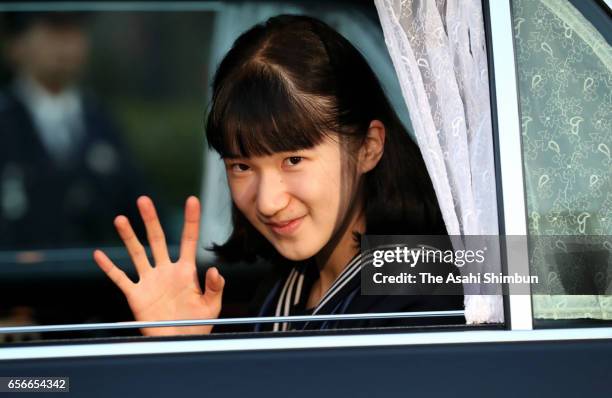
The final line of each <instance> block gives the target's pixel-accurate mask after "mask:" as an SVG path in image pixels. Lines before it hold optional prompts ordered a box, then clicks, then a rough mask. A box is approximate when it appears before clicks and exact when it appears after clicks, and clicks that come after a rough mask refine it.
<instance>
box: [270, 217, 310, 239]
mask: <svg viewBox="0 0 612 398" xmlns="http://www.w3.org/2000/svg"><path fill="white" fill-rule="evenodd" d="M304 217H306V216H302V217H299V218H294V219H293V220H288V221H286V222H282V223H266V225H268V226H269V227H270V229H271V230H272V231H274V232H275V233H276V234H278V235H290V234H292V233H293V232H295V230H297V229H298V227H299V226H300V225H301V224H302V220H304Z"/></svg>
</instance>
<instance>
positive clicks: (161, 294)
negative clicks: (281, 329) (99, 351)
mask: <svg viewBox="0 0 612 398" xmlns="http://www.w3.org/2000/svg"><path fill="white" fill-rule="evenodd" d="M138 207H139V209H140V212H141V215H142V218H143V220H144V222H145V227H146V229H147V235H148V238H149V243H150V245H151V250H152V252H153V257H154V259H155V267H152V266H151V265H150V263H149V261H148V259H147V256H146V252H145V250H144V247H142V245H141V244H140V242H139V241H138V238H137V237H136V236H135V235H134V231H133V230H132V228H131V226H130V224H129V221H128V220H127V219H126V218H125V217H123V216H119V217H117V218H116V219H115V226H116V227H117V231H118V232H119V235H120V236H121V238H122V239H123V241H124V243H125V245H126V248H127V249H128V252H129V253H130V256H131V258H132V260H133V262H134V265H135V266H136V270H137V271H138V275H139V278H140V279H139V281H138V282H137V283H132V282H131V281H130V280H129V278H127V276H126V275H125V273H123V271H121V270H120V269H118V268H117V267H116V266H115V265H114V264H112V262H111V261H110V260H109V259H108V257H106V255H105V254H104V253H102V252H101V251H96V252H95V253H94V258H95V260H96V262H97V263H98V265H99V266H100V267H101V268H102V269H103V270H104V271H105V272H106V273H107V275H108V276H109V277H110V278H111V279H112V280H113V281H114V282H115V283H116V284H117V286H118V287H119V288H120V289H121V290H122V291H123V293H124V294H125V296H126V298H127V301H128V304H129V306H130V308H131V310H132V312H133V314H134V318H135V319H136V320H138V321H160V320H181V319H204V318H207V319H210V318H216V317H218V316H219V313H220V311H221V295H222V291H223V285H224V280H223V278H222V277H221V276H220V275H219V273H218V271H216V269H210V270H209V271H208V272H207V274H206V289H205V293H204V294H203V293H202V289H201V288H200V283H199V282H198V277H197V269H196V261H195V258H196V249H197V246H196V245H197V241H198V230H199V216H200V211H199V202H198V201H197V199H195V198H190V199H189V200H188V201H187V204H186V206H185V227H184V230H183V237H182V240H181V255H180V258H179V260H178V261H176V262H172V261H171V260H170V258H169V256H168V250H167V246H166V242H165V237H164V234H163V231H162V229H161V226H160V224H159V220H158V218H157V214H156V213H155V208H154V207H153V203H152V202H151V201H150V199H148V198H144V197H143V198H140V199H139V200H138ZM211 329H212V326H187V327H163V328H146V329H142V332H143V333H144V334H147V335H158V336H159V335H176V334H206V333H210V331H211Z"/></svg>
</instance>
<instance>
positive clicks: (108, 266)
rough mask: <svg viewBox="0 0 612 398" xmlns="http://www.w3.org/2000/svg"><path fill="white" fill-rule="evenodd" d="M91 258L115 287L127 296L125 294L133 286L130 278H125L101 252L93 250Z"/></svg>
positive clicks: (123, 273)
mask: <svg viewBox="0 0 612 398" xmlns="http://www.w3.org/2000/svg"><path fill="white" fill-rule="evenodd" d="M93 258H94V260H95V262H96V263H97V264H98V266H99V267H100V268H101V269H102V271H104V272H105V273H106V275H108V277H109V278H110V279H111V280H112V281H113V282H114V283H115V285H117V287H118V288H119V289H121V291H122V292H123V294H126V295H127V292H128V291H129V290H130V289H131V288H132V286H133V285H134V284H133V283H132V281H131V280H130V278H128V277H127V275H126V274H125V272H123V271H122V270H120V269H119V268H117V266H116V265H115V264H113V262H112V261H111V259H110V258H108V256H107V255H106V254H105V253H104V252H103V251H101V250H94V253H93Z"/></svg>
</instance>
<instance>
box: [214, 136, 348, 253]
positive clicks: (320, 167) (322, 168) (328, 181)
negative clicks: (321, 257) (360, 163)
mask: <svg viewBox="0 0 612 398" xmlns="http://www.w3.org/2000/svg"><path fill="white" fill-rule="evenodd" d="M346 156H347V154H346V152H345V151H344V150H343V149H342V146H341V144H340V142H339V141H338V138H337V137H335V136H329V137H325V138H324V139H323V140H322V142H321V143H319V144H317V145H315V146H314V147H312V148H309V149H303V150H298V151H292V152H278V153H274V154H272V155H267V156H253V157H249V158H232V159H230V158H226V159H224V162H225V165H226V170H227V178H228V183H229V187H230V191H231V194H232V199H233V201H234V203H235V205H236V207H237V208H238V209H239V210H240V211H241V212H242V214H244V216H245V217H246V218H247V219H248V221H249V222H250V223H251V224H252V225H253V226H254V227H255V228H256V229H257V230H258V231H259V232H260V233H261V234H262V235H263V236H264V237H265V238H266V239H267V240H268V241H269V242H270V243H271V244H272V245H273V246H274V247H275V248H276V250H278V252H279V253H280V254H281V255H282V256H283V257H285V258H287V259H290V260H293V261H299V260H304V259H307V258H310V257H312V256H314V255H316V254H317V253H319V252H320V251H321V249H323V248H324V247H325V246H326V245H327V244H328V243H329V242H330V241H331V240H332V237H334V235H335V234H336V233H337V232H338V230H339V228H340V225H343V224H344V222H345V220H346V215H347V214H349V211H348V210H349V209H350V208H351V206H355V205H356V204H357V203H356V202H358V201H355V200H354V198H355V197H356V191H357V190H356V185H357V184H355V178H351V177H350V176H351V175H354V173H351V172H350V170H349V169H350V167H349V166H348V165H349V164H351V162H349V161H347V159H346Z"/></svg>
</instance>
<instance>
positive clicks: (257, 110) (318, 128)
mask: <svg viewBox="0 0 612 398" xmlns="http://www.w3.org/2000/svg"><path fill="white" fill-rule="evenodd" d="M252 69H254V70H253V71H251V72H252V73H243V74H242V76H240V77H239V78H237V79H234V80H233V81H231V82H230V83H229V84H228V85H227V86H226V87H222V88H221V90H219V93H218V96H217V98H216V99H215V100H214V101H213V104H214V105H213V109H211V114H210V116H209V120H208V125H207V138H208V142H209V145H210V146H211V147H212V148H214V149H215V150H216V151H217V152H218V153H219V154H220V155H221V157H228V158H232V157H251V156H265V155H271V154H273V153H278V152H292V151H297V150H300V149H307V148H312V147H313V146H315V145H317V144H319V143H320V142H321V141H322V139H323V137H324V136H325V135H327V134H328V131H330V130H333V127H334V126H333V125H334V123H333V121H332V120H329V119H330V118H329V117H325V116H324V115H329V114H330V113H331V114H335V113H334V112H333V110H332V112H330V109H329V101H327V100H325V99H323V98H316V97H315V96H313V95H308V94H301V93H294V91H295V90H291V89H289V87H288V86H289V85H290V82H288V81H287V80H286V79H285V78H283V77H282V76H281V75H280V73H278V72H276V71H272V70H270V69H271V68H270V67H266V65H263V66H260V67H256V68H252Z"/></svg>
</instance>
